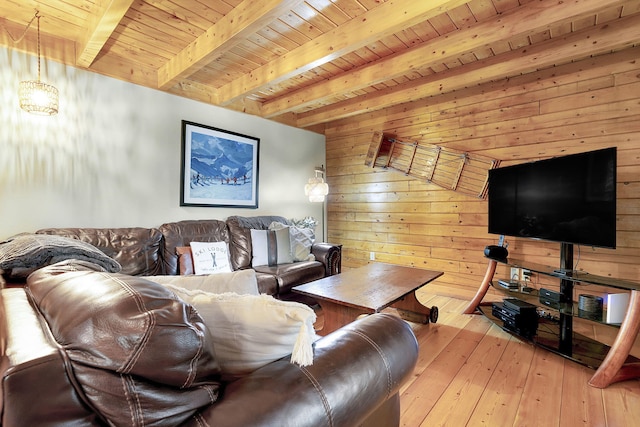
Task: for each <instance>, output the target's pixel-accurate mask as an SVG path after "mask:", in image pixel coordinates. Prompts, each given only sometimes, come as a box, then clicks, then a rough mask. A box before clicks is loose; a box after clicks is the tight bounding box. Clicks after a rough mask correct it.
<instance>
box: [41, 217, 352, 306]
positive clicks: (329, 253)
mask: <svg viewBox="0 0 640 427" xmlns="http://www.w3.org/2000/svg"><path fill="white" fill-rule="evenodd" d="M273 221H276V222H282V223H289V221H288V220H287V219H286V218H283V217H280V216H254V217H242V216H231V217H229V218H227V220H226V221H222V220H217V219H206V220H185V221H177V222H170V223H165V224H162V225H161V226H160V227H157V228H142V227H133V228H47V229H41V230H38V231H37V232H36V233H42V234H55V235H59V236H65V237H72V238H75V239H79V240H82V241H85V242H87V243H91V244H92V245H93V246H95V247H97V248H98V249H100V250H101V251H102V252H104V253H106V254H107V255H108V256H110V257H111V258H113V259H115V260H116V261H118V262H119V263H120V265H121V266H122V271H121V272H122V273H125V274H130V275H132V276H155V275H164V274H169V275H176V274H179V266H178V255H177V253H176V248H179V247H185V246H189V243H190V242H196V241H197V242H226V243H228V244H229V252H230V258H231V265H232V266H233V268H234V270H240V269H246V268H254V269H255V270H256V276H257V279H258V290H259V291H260V293H266V294H269V295H273V296H275V297H277V298H280V299H300V298H298V296H296V295H295V294H293V293H292V292H291V288H292V287H294V286H297V285H300V284H303V283H307V282H311V281H313V280H318V279H322V278H323V277H326V276H331V275H333V274H337V273H339V272H340V268H341V251H342V247H341V246H340V245H333V244H329V243H314V245H313V246H312V248H311V253H312V254H313V255H315V258H316V260H315V261H300V262H294V263H288V264H281V265H276V266H272V267H269V266H260V267H253V266H252V265H251V254H252V248H251V234H250V230H251V228H255V229H262V230H266V229H267V228H268V227H269V225H270V224H271V222H273ZM249 226H250V227H251V228H250V227H249Z"/></svg>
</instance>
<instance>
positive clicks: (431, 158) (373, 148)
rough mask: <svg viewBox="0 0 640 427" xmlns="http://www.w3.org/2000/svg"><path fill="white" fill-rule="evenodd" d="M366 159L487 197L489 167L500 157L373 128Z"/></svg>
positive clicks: (378, 165)
mask: <svg viewBox="0 0 640 427" xmlns="http://www.w3.org/2000/svg"><path fill="white" fill-rule="evenodd" d="M364 163H365V165H367V166H370V167H382V168H385V169H392V170H395V171H398V172H402V173H404V174H405V175H407V176H412V177H414V178H417V179H420V180H424V181H427V182H430V183H433V184H436V185H438V186H440V187H443V188H447V189H449V190H453V191H459V192H461V193H464V194H469V195H473V196H477V197H479V198H482V199H484V198H486V197H487V187H488V177H489V174H488V172H487V171H488V170H489V169H494V168H496V167H498V166H499V164H500V161H499V160H496V159H491V158H489V157H484V156H479V155H475V154H471V153H465V152H462V151H457V150H452V149H448V148H444V147H440V146H437V145H432V144H423V143H418V142H416V141H413V142H405V141H399V140H397V139H395V138H391V137H388V136H385V135H384V134H383V133H382V132H374V133H373V136H372V138H371V144H370V145H369V151H368V152H367V157H366V159H365V162H364Z"/></svg>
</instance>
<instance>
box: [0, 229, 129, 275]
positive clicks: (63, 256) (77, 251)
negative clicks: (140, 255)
mask: <svg viewBox="0 0 640 427" xmlns="http://www.w3.org/2000/svg"><path fill="white" fill-rule="evenodd" d="M67 259H77V260H80V261H89V262H92V263H94V264H97V265H99V266H100V267H101V268H102V269H104V270H105V271H108V272H110V273H115V272H118V271H120V268H121V267H120V264H118V262H117V261H116V260H114V259H112V258H109V257H108V256H107V255H105V254H104V252H102V251H100V250H99V249H98V248H96V247H95V246H93V245H91V244H89V243H86V242H83V241H80V240H77V239H72V238H69V237H62V236H55V235H48V234H29V233H21V234H17V235H15V236H13V237H10V238H9V239H7V240H5V241H3V242H0V269H1V270H5V271H9V270H11V273H10V277H12V278H25V277H27V276H28V275H29V274H31V273H32V272H34V271H35V270H37V269H39V268H42V267H45V266H47V265H51V264H55V263H57V262H59V261H64V260H67Z"/></svg>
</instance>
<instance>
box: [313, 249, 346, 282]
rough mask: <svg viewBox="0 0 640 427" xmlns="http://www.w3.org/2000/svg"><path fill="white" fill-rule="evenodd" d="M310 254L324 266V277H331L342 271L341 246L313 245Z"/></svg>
mask: <svg viewBox="0 0 640 427" xmlns="http://www.w3.org/2000/svg"><path fill="white" fill-rule="evenodd" d="M311 253H312V254H313V255H314V256H315V257H316V260H318V261H320V262H321V263H323V264H324V268H325V276H333V275H334V274H338V273H340V271H341V270H342V245H333V244H331V243H314V244H313V246H311Z"/></svg>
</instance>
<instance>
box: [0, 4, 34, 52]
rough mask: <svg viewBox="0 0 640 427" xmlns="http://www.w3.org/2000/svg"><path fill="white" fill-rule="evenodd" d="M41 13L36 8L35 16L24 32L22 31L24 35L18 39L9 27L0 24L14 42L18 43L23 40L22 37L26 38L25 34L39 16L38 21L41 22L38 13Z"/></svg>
mask: <svg viewBox="0 0 640 427" xmlns="http://www.w3.org/2000/svg"><path fill="white" fill-rule="evenodd" d="M39 13H40V12H39V11H38V10H37V9H36V14H35V15H33V18H31V21H29V23H28V24H27V28H25V29H24V32H23V33H22V35H21V36H20V37H18V38H17V39H16V38H15V37H13V36H12V35H11V33H10V32H9V30H7V27H5V26H4V24H1V23H0V26H2V28H3V29H4V32H5V33H7V35H8V36H9V38H10V39H11V41H12V42H13V44H18V43H20V42H21V41H22V39H24V36H26V35H27V31H29V28H31V24H32V23H33V20H34V19H36V18H38V22H40V16H39V15H38V14H39Z"/></svg>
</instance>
